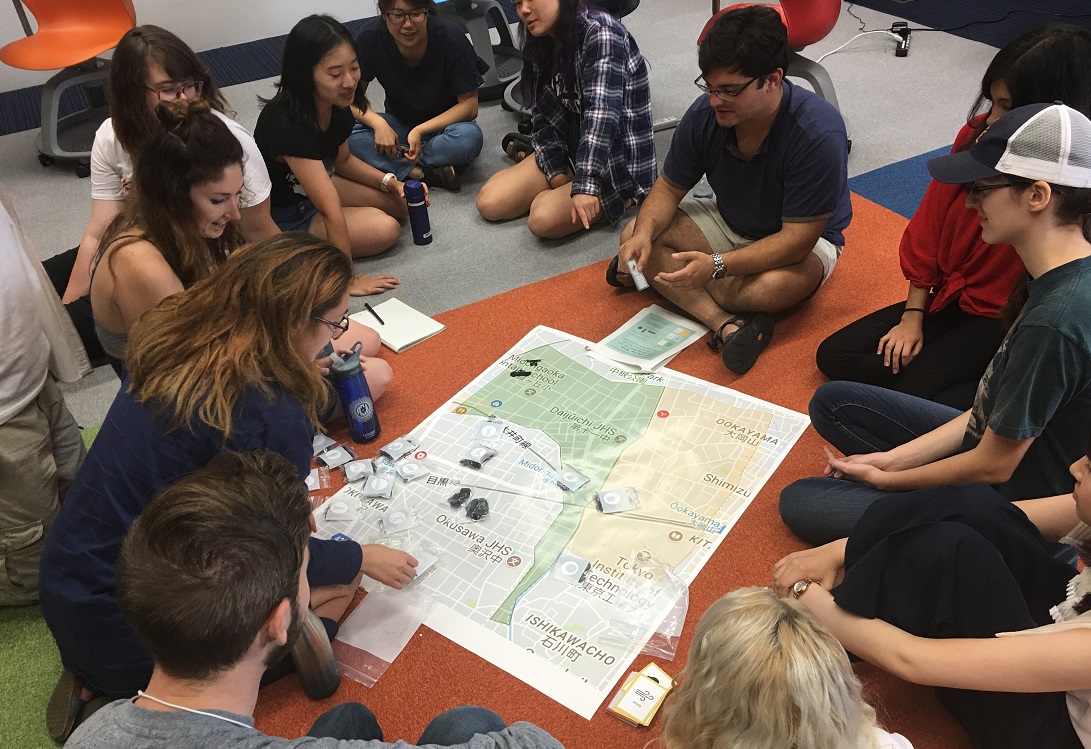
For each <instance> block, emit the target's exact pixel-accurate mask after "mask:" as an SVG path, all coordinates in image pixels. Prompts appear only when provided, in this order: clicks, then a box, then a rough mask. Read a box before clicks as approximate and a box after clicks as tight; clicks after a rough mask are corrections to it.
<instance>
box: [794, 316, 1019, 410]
mask: <svg viewBox="0 0 1091 749" xmlns="http://www.w3.org/2000/svg"><path fill="white" fill-rule="evenodd" d="M904 309H905V302H898V303H897V304H892V305H890V306H889V307H884V308H883V309H880V310H876V311H875V312H872V313H871V314H870V315H866V316H864V317H861V318H860V319H859V320H857V321H856V322H853V323H849V324H848V325H846V326H845V327H843V328H841V330H839V331H837V332H836V333H834V334H833V335H831V336H830V337H829V338H827V339H826V340H824V341H823V342H822V343H821V344H820V345H819V347H818V351H817V353H816V354H815V360H816V362H817V363H818V368H819V369H820V370H821V371H822V373H823V374H824V375H826V376H827V377H829V378H830V379H831V380H849V381H850V382H863V383H866V384H868V385H877V386H879V387H884V388H887V389H889V390H897V391H898V392H900V393H907V394H908V395H915V396H917V397H918V398H925V399H927V400H931V401H935V402H937V403H942V404H944V405H945V406H951V407H952V408H957V409H959V410H960V411H965V410H967V409H969V408H970V407H971V406H972V405H973V402H974V395H975V394H976V392H977V383H978V381H979V380H980V379H981V375H983V374H985V368H986V367H988V366H989V362H990V361H992V358H993V356H994V355H995V354H996V351H997V349H999V348H1000V343H1001V342H1002V341H1003V340H1004V334H1003V333H1002V332H1001V331H1000V323H999V321H997V320H995V319H993V318H991V317H979V316H977V315H971V314H969V313H967V312H964V311H963V310H962V309H961V308H960V307H959V306H958V304H957V303H955V302H952V303H951V304H949V305H947V306H946V307H944V308H943V309H942V310H940V311H939V312H935V313H933V314H930V315H925V316H924V328H923V331H924V347H923V348H922V349H921V352H920V353H919V354H918V355H917V358H915V359H914V360H913V361H912V362H910V363H909V366H907V367H902V368H901V371H900V372H898V374H894V373H893V372H891V371H890V367H884V366H883V357H882V356H879V355H878V354H876V353H875V352H876V350H877V349H878V348H879V339H880V338H882V337H883V336H884V335H886V334H887V333H889V332H890V329H891V328H893V327H894V326H895V325H897V324H898V321H899V320H901V317H902V311H903V310H904Z"/></svg>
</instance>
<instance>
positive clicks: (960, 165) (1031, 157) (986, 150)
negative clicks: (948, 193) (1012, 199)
mask: <svg viewBox="0 0 1091 749" xmlns="http://www.w3.org/2000/svg"><path fill="white" fill-rule="evenodd" d="M928 171H929V173H931V175H932V178H933V179H935V180H936V181H937V182H945V183H947V184H954V185H958V184H965V183H967V182H976V181H977V180H979V179H987V178H989V177H996V176H999V175H1003V174H1008V175H1011V176H1014V177H1023V178H1024V179H1030V180H1034V181H1038V180H1042V181H1045V182H1049V183H1051V184H1054V185H1067V186H1068V187H1091V120H1088V119H1087V117H1085V116H1084V115H1083V114H1081V113H1080V112H1078V111H1076V110H1075V109H1072V108H1071V107H1066V106H1065V105H1064V104H1061V103H1060V102H1055V103H1053V104H1028V105H1027V106H1025V107H1019V108H1017V109H1013V110H1011V111H1010V112H1007V113H1006V114H1004V115H1002V116H1001V117H1000V118H998V119H997V120H996V122H994V123H993V124H992V125H990V126H989V127H988V128H986V130H985V132H983V133H982V134H981V135H980V136H978V138H977V140H976V141H974V144H973V145H972V146H970V147H969V148H968V149H967V150H965V151H960V152H958V153H952V154H948V155H947V156H940V157H939V158H935V159H929V161H928Z"/></svg>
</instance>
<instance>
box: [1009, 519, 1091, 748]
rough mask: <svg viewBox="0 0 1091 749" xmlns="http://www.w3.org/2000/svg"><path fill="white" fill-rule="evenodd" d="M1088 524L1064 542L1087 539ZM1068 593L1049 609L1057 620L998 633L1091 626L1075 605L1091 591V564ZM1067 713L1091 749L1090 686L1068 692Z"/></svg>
mask: <svg viewBox="0 0 1091 749" xmlns="http://www.w3.org/2000/svg"><path fill="white" fill-rule="evenodd" d="M1088 535H1091V534H1089V533H1088V527H1087V526H1086V525H1085V524H1083V523H1080V525H1079V526H1077V527H1076V528H1075V529H1074V530H1073V531H1072V532H1071V533H1069V534H1068V536H1066V537H1065V538H1062V539H1061V541H1062V543H1073V542H1075V541H1080V540H1083V539H1086V538H1087V537H1088ZM1067 592H1068V597H1067V598H1065V600H1063V601H1061V602H1060V603H1059V604H1057V605H1056V606H1054V607H1053V608H1052V609H1050V610H1049V614H1050V616H1052V617H1053V620H1054V621H1055V622H1056V624H1047V625H1045V626H1044V627H1035V628H1034V629H1024V630H1021V631H1019V632H998V633H997V635H996V636H997V637H1021V636H1024V635H1040V634H1048V633H1050V632H1063V631H1065V630H1068V629H1084V628H1087V627H1091V611H1085V612H1083V613H1082V614H1077V613H1076V612H1075V610H1074V609H1073V607H1074V606H1075V605H1076V604H1078V603H1079V602H1080V601H1082V600H1083V598H1084V596H1085V595H1087V594H1089V593H1091V567H1086V568H1084V570H1083V571H1082V572H1081V573H1080V574H1078V575H1076V576H1075V577H1074V578H1072V579H1071V580H1070V581H1069V583H1068V591H1067ZM1066 701H1067V704H1068V715H1069V717H1070V718H1071V719H1072V727H1073V728H1075V729H1076V735H1077V736H1078V737H1079V739H1080V743H1081V744H1083V745H1084V747H1086V749H1091V689H1081V690H1077V691H1074V692H1068V693H1067V695H1066Z"/></svg>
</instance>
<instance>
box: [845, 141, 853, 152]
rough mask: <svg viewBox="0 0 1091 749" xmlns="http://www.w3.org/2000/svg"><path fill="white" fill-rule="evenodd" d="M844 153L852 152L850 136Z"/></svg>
mask: <svg viewBox="0 0 1091 749" xmlns="http://www.w3.org/2000/svg"><path fill="white" fill-rule="evenodd" d="M846 153H852V138H849V147H848V149H847V151H846Z"/></svg>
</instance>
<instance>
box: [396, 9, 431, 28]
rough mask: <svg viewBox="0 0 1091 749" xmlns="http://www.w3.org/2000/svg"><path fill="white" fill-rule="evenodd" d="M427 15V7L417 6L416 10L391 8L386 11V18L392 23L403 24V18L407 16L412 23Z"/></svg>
mask: <svg viewBox="0 0 1091 749" xmlns="http://www.w3.org/2000/svg"><path fill="white" fill-rule="evenodd" d="M427 16H428V9H427V8H417V9H416V10H391V11H388V12H387V13H386V20H388V21H390V22H391V23H394V24H399V25H401V24H403V23H405V19H406V18H408V19H409V20H410V21H412V22H413V23H420V22H421V21H423V20H424V19H425V18H426V17H427Z"/></svg>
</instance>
